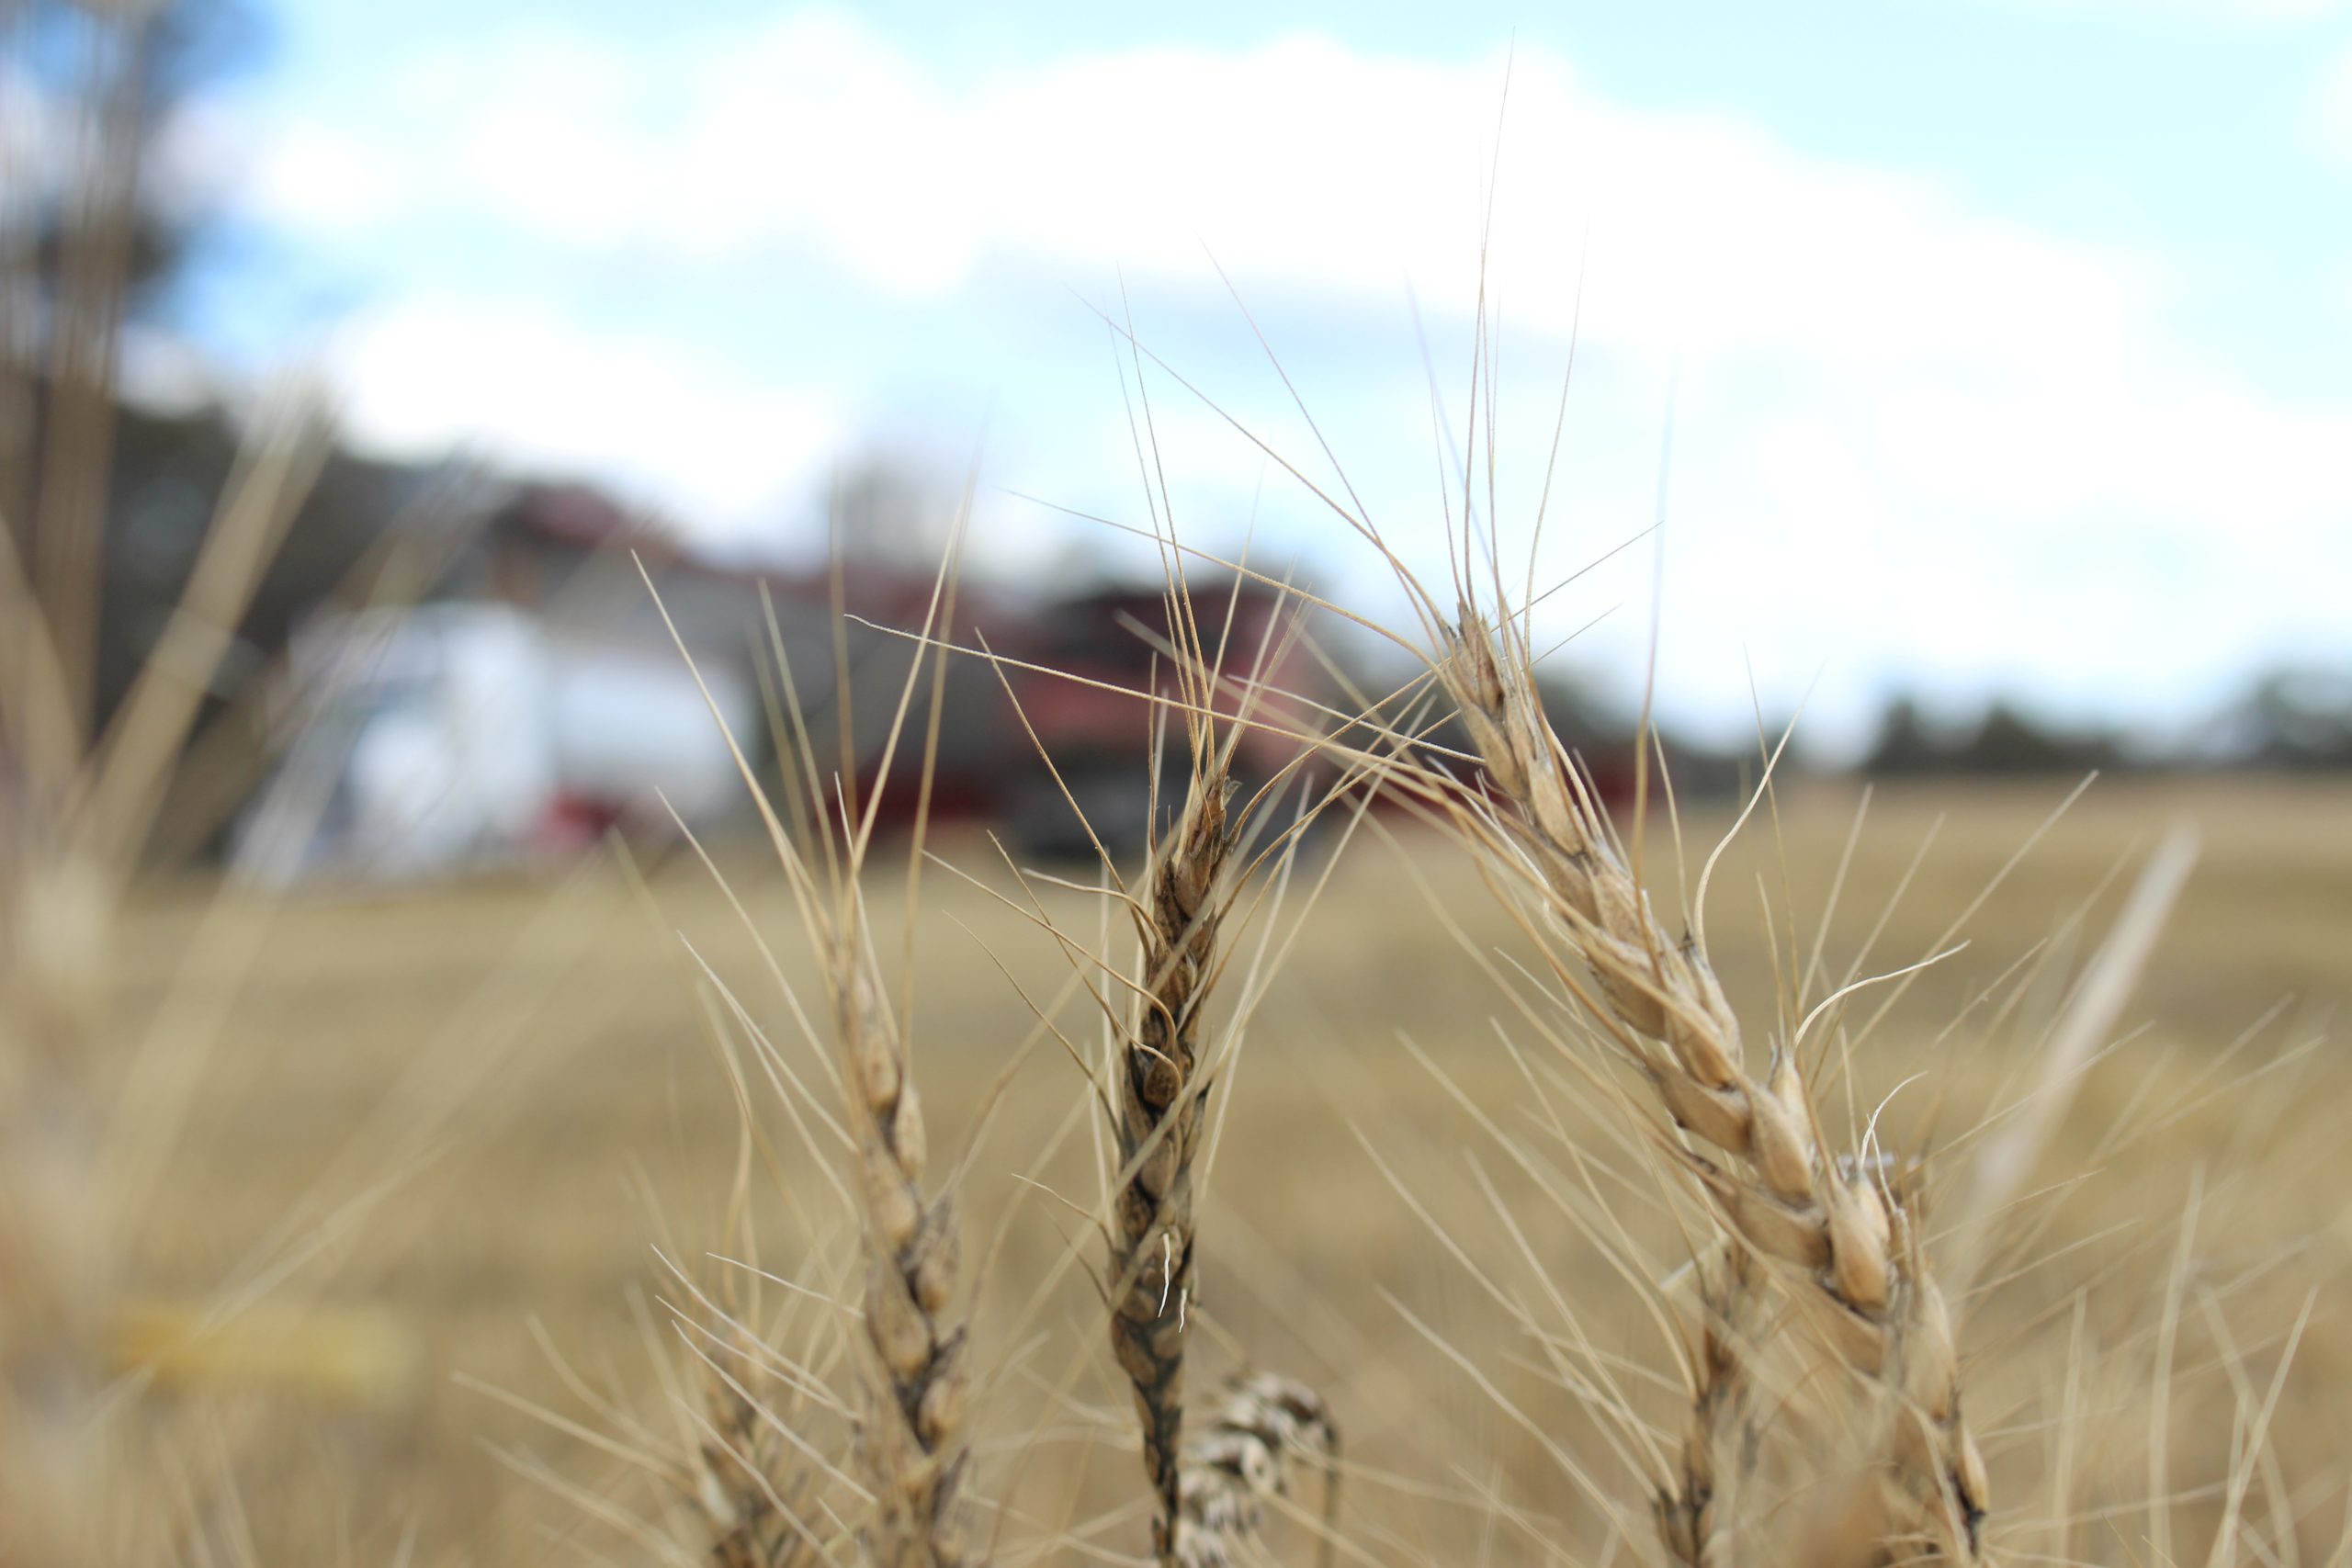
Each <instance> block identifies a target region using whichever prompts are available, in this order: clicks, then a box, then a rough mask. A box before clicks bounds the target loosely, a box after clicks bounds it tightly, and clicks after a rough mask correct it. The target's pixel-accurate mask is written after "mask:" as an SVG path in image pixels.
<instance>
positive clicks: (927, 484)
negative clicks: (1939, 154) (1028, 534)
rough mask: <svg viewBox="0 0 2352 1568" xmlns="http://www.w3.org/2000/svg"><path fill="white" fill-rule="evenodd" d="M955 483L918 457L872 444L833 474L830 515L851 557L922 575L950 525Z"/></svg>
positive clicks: (932, 567)
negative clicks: (871, 446)
mask: <svg viewBox="0 0 2352 1568" xmlns="http://www.w3.org/2000/svg"><path fill="white" fill-rule="evenodd" d="M957 490H958V487H957V485H956V482H955V481H953V480H951V479H947V478H946V477H945V476H944V474H942V473H941V472H940V470H939V468H937V467H936V466H935V465H933V464H932V463H930V462H928V461H926V460H925V459H924V458H922V457H919V456H917V455H915V454H912V453H910V452H906V451H902V450H893V449H888V448H876V449H875V450H872V451H869V452H867V453H865V455H864V456H862V457H857V458H855V459H854V460H852V461H850V462H848V463H846V464H844V465H843V466H842V468H841V470H840V471H839V472H838V473H837V474H836V475H835V476H834V479H833V483H832V490H831V496H830V498H829V499H830V502H831V521H832V526H833V528H834V530H835V534H836V536H837V537H838V538H839V540H840V541H841V548H842V554H843V555H844V556H845V557H847V558H849V559H851V560H853V561H856V562H858V563H860V564H863V565H867V566H874V567H886V568H889V569H892V570H896V571H903V572H911V573H915V574H919V575H921V576H924V577H928V576H929V575H930V574H931V573H933V572H934V571H936V570H938V569H939V559H940V557H941V555H942V554H943V553H944V551H945V550H946V548H947V537H948V534H949V532H950V531H951V530H952V529H953V527H954V526H955V522H956V501H957Z"/></svg>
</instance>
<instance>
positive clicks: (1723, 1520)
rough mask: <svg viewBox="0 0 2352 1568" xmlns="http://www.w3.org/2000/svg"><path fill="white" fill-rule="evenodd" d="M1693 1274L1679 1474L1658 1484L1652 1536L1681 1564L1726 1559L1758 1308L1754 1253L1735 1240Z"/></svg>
mask: <svg viewBox="0 0 2352 1568" xmlns="http://www.w3.org/2000/svg"><path fill="white" fill-rule="evenodd" d="M1698 1274H1699V1305H1700V1320H1699V1327H1698V1333H1697V1335H1696V1337H1695V1338H1696V1343H1695V1345H1693V1346H1692V1348H1691V1409H1690V1411H1689V1414H1688V1416H1687V1417H1686V1424H1685V1426H1684V1428H1683V1434H1682V1462H1681V1465H1680V1467H1679V1473H1677V1474H1676V1475H1675V1476H1674V1477H1673V1479H1672V1482H1671V1483H1670V1484H1668V1485H1667V1486H1663V1487H1661V1488H1659V1490H1658V1495H1657V1521H1658V1536H1659V1539H1660V1540H1662V1541H1663V1542H1664V1544H1665V1546H1666V1550H1667V1551H1668V1554H1669V1555H1670V1556H1671V1557H1672V1559H1673V1560H1674V1561H1675V1562H1678V1563H1681V1564H1683V1568H1722V1565H1723V1564H1724V1563H1725V1562H1728V1561H1730V1553H1729V1552H1728V1551H1727V1550H1726V1547H1725V1542H1726V1540H1727V1535H1728V1530H1729V1525H1730V1520H1729V1515H1730V1513H1731V1511H1732V1509H1731V1502H1732V1499H1731V1498H1730V1496H1729V1495H1726V1491H1725V1487H1726V1483H1727V1481H1728V1482H1731V1483H1736V1481H1737V1480H1738V1479H1739V1478H1740V1477H1742V1476H1744V1475H1745V1474H1746V1472H1747V1470H1748V1469H1749V1468H1751V1466H1750V1464H1749V1462H1748V1459H1747V1450H1749V1449H1750V1448H1752V1447H1753V1446H1754V1439H1753V1436H1752V1428H1751V1427H1749V1425H1748V1421H1747V1412H1748V1406H1749V1404H1750V1396H1751V1393H1752V1380H1751V1378H1750V1377H1749V1375H1748V1365H1747V1354H1748V1352H1747V1347H1748V1343H1749V1329H1750V1326H1751V1325H1752V1321H1753V1319H1754V1317H1755V1314H1756V1306H1757V1302H1756V1284H1757V1281H1756V1279H1755V1260H1754V1257H1753V1255H1752V1254H1751V1253H1749V1252H1748V1250H1747V1248H1746V1247H1743V1246H1741V1245H1740V1244H1739V1243H1738V1242H1736V1241H1732V1242H1728V1243H1726V1244H1725V1245H1724V1248H1723V1258H1722V1260H1721V1261H1720V1262H1719V1263H1718V1264H1717V1265H1716V1266H1715V1267H1714V1268H1713V1269H1709V1268H1707V1267H1706V1266H1705V1265H1703V1264H1702V1265H1700V1266H1699V1268H1698ZM1727 1459H1728V1460H1730V1461H1732V1462H1731V1464H1730V1466H1729V1472H1730V1473H1729V1475H1728V1476H1726V1473H1725V1469H1726V1467H1725V1462H1724V1461H1726V1460H1727Z"/></svg>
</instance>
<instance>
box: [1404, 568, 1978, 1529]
mask: <svg viewBox="0 0 2352 1568" xmlns="http://www.w3.org/2000/svg"><path fill="white" fill-rule="evenodd" d="M1442 653H1443V655H1444V657H1443V659H1442V661H1441V663H1440V665H1439V673H1440V676H1441V678H1442V680H1443V682H1445V685H1446V688H1447V691H1448V694H1450V695H1451V696H1452V697H1453V701H1454V703H1455V705H1457V706H1458V708H1459V709H1460V711H1461V715H1462V719H1463V723H1464V726H1465V727H1466V728H1467V729H1468V731H1469V734H1470V738H1471V743H1472V746H1473V748H1474V749H1475V750H1476V754H1477V756H1478V758H1479V760H1480V761H1481V762H1483V763H1484V765H1485V767H1486V771H1487V778H1488V779H1489V781H1490V782H1491V784H1492V786H1493V789H1494V791H1495V793H1496V795H1498V796H1499V797H1500V805H1499V807H1498V808H1497V809H1495V810H1492V811H1486V810H1483V809H1481V808H1479V807H1475V806H1465V807H1464V816H1463V818H1462V819H1463V820H1464V821H1465V822H1467V823H1469V824H1470V825H1471V826H1472V829H1473V831H1474V833H1476V835H1478V836H1479V837H1481V838H1482V839H1483V840H1485V841H1487V843H1488V844H1489V845H1490V847H1492V848H1494V849H1496V850H1497V851H1498V852H1502V853H1504V854H1506V855H1508V856H1510V858H1512V859H1513V860H1515V861H1522V862H1523V863H1525V864H1526V865H1528V866H1529V867H1531V868H1532V871H1533V872H1534V874H1535V875H1536V876H1537V877H1538V878H1539V879H1540V880H1541V882H1542V885H1543V887H1544V891H1545V893H1546V895H1547V896H1548V897H1547V901H1548V903H1549V905H1550V907H1551V909H1552V912H1553V913H1554V915H1555V917H1556V918H1557V919H1558V921H1559V923H1560V926H1561V928H1562V930H1563V931H1564V932H1565V933H1566V939H1567V942H1568V943H1569V944H1570V946H1571V947H1572V948H1573V949H1574V950H1575V952H1576V953H1577V954H1578V955H1579V956H1580V957H1581V958H1582V959H1583V960H1584V962H1585V964H1587V965H1588V966H1589V968H1590V969H1591V971H1592V974H1593V976H1594V978H1595V979H1596V981H1597V982H1598V989H1599V992H1600V996H1599V998H1597V1000H1595V999H1593V998H1588V999H1589V1000H1593V1001H1594V1006H1595V1008H1596V1010H1597V1011H1598V1012H1599V1013H1600V1016H1602V1017H1603V1018H1604V1019H1607V1020H1612V1021H1614V1023H1615V1024H1616V1025H1617V1028H1616V1029H1615V1030H1614V1031H1613V1033H1614V1036H1615V1038H1616V1039H1617V1040H1618V1042H1619V1043H1620V1044H1621V1045H1623V1048H1624V1049H1625V1050H1626V1051H1627V1053H1628V1054H1629V1055H1631V1057H1632V1059H1633V1060H1634V1063H1635V1065H1636V1066H1638V1067H1639V1068H1640V1070H1641V1071H1642V1073H1643V1075H1644V1076H1645V1077H1646V1078H1647V1079H1648V1081H1649V1083H1650V1085H1651V1087H1652V1089H1654V1090H1655V1091H1656V1093H1657V1097H1658V1100H1659V1101H1660V1102H1661V1104H1662V1105H1663V1106H1664V1108H1665V1110H1666V1111H1667V1112H1668V1115H1670V1116H1671V1117H1672V1118H1673V1119H1674V1120H1675V1122H1677V1123H1678V1124H1679V1125H1680V1126H1682V1127H1683V1128H1684V1129H1686V1130H1687V1131H1689V1132H1690V1133H1691V1134H1694V1135H1695V1136H1697V1137H1698V1138H1700V1139H1702V1140H1703V1141H1704V1142H1706V1143H1708V1144H1711V1145H1713V1146H1714V1147H1715V1148H1716V1149H1717V1150H1719V1151H1720V1152H1721V1153H1722V1154H1723V1155H1724V1156H1728V1158H1726V1159H1724V1160H1720V1161H1719V1160H1714V1159H1709V1158H1707V1157H1705V1156H1702V1155H1698V1154H1695V1153H1693V1154H1688V1155H1686V1156H1684V1157H1685V1158H1687V1159H1688V1160H1689V1162H1690V1164H1691V1168H1692V1170H1693V1171H1694V1172H1695V1173H1696V1174H1697V1175H1698V1177H1699V1179H1701V1182H1702V1185H1703V1186H1704V1187H1705V1189H1706V1190H1707V1191H1708V1193H1709V1194H1710V1196H1711V1197H1712V1198H1713V1200H1714V1201H1716V1203H1717V1205H1718V1206H1719V1207H1720V1208H1721V1210H1722V1211H1723V1213H1724V1218H1725V1219H1726V1221H1727V1222H1728V1223H1729V1224H1731V1225H1732V1226H1733V1227H1734V1228H1735V1229H1736V1232H1737V1233H1738V1235H1740V1236H1742V1237H1744V1238H1745V1239H1746V1241H1747V1244H1748V1245H1749V1246H1751V1247H1754V1248H1755V1249H1756V1251H1757V1252H1758V1253H1759V1254H1761V1255H1763V1256H1764V1257H1766V1258H1770V1259H1772V1260H1773V1261H1774V1262H1775V1263H1776V1264H1778V1265H1781V1267H1782V1270H1783V1272H1784V1273H1786V1274H1788V1275H1790V1276H1791V1277H1792V1280H1794V1281H1796V1291H1797V1294H1798V1297H1799V1299H1800V1300H1801V1301H1803V1302H1805V1303H1809V1304H1810V1306H1811V1307H1813V1308H1815V1309H1818V1310H1815V1311H1814V1312H1813V1313H1812V1316H1813V1318H1814V1319H1815V1321H1816V1322H1817V1323H1818V1324H1820V1325H1822V1326H1823V1328H1824V1331H1825V1334H1826V1337H1827V1338H1828V1340H1829V1341H1830V1343H1831V1344H1832V1345H1834V1346H1835V1347H1836V1348H1837V1350H1838V1353H1839V1355H1840V1356H1841V1357H1842V1358H1843V1359H1845V1361H1846V1362H1847V1364H1848V1365H1849V1366H1850V1367H1851V1368H1853V1370H1854V1371H1857V1372H1859V1373H1860V1374H1861V1376H1862V1377H1863V1378H1864V1379H1865V1380H1867V1381H1868V1382H1870V1383H1871V1384H1873V1385H1874V1386H1875V1387H1876V1388H1877V1389H1878V1390H1879V1392H1881V1393H1883V1394H1885V1395H1887V1396H1889V1397H1890V1398H1891V1399H1892V1401H1893V1408H1892V1416H1893V1420H1894V1432H1893V1436H1892V1438H1891V1439H1890V1442H1889V1445H1888V1458H1889V1470H1888V1479H1889V1482H1890V1483H1891V1489H1892V1492H1893V1494H1894V1495H1893V1496H1892V1497H1891V1498H1890V1503H1891V1504H1892V1506H1891V1507H1890V1509H1889V1514H1890V1516H1891V1517H1890V1519H1889V1523H1890V1524H1892V1525H1893V1526H1894V1531H1895V1532H1896V1533H1912V1532H1917V1533H1923V1534H1925V1535H1927V1536H1928V1538H1929V1539H1931V1540H1934V1541H1935V1542H1936V1543H1937V1544H1938V1545H1939V1547H1940V1548H1941V1550H1942V1551H1944V1552H1945V1553H1946V1554H1948V1555H1949V1556H1951V1557H1952V1558H1954V1559H1956V1560H1958V1561H1960V1562H1978V1561H1980V1560H1981V1557H1982V1540H1981V1531H1982V1525H1983V1521H1984V1518H1985V1495H1986V1488H1985V1463H1984V1460H1983V1457H1982V1456H1981V1455H1980V1454H1979V1452H1978V1450H1977V1447H1976V1440H1975V1438H1974V1437H1973V1435H1972V1434H1971V1432H1970V1431H1969V1428H1968V1426H1967V1423H1966V1422H1965V1421H1964V1420H1963V1419H1962V1414H1961V1406H1960V1362H1959V1355H1958V1351H1957V1349H1956V1348H1955V1346H1954V1343H1953V1338H1952V1330H1951V1315H1950V1314H1949V1313H1948V1312H1947V1311H1946V1309H1945V1306H1944V1300H1943V1296H1942V1293H1941V1292H1939V1290H1938V1289H1937V1286H1936V1282H1935V1280H1934V1279H1933V1278H1932V1277H1931V1276H1930V1275H1929V1273H1928V1269H1927V1268H1926V1264H1925V1259H1924V1258H1922V1257H1921V1255H1920V1250H1919V1246H1918V1240H1917V1226H1916V1224H1914V1223H1913V1222H1914V1216H1913V1215H1912V1214H1910V1213H1908V1212H1907V1209H1906V1207H1905V1204H1903V1203H1902V1202H1900V1201H1894V1198H1893V1196H1892V1194H1891V1193H1889V1192H1887V1191H1886V1190H1884V1188H1883V1183H1882V1181H1881V1180H1880V1179H1878V1178H1877V1177H1876V1175H1875V1174H1874V1173H1873V1172H1872V1170H1871V1168H1869V1167H1868V1166H1867V1165H1865V1164H1864V1163H1863V1162H1860V1161H1845V1160H1838V1159H1833V1158H1831V1157H1829V1156H1826V1154H1825V1153H1824V1151H1823V1149H1822V1147H1821V1144H1820V1141H1819V1139H1818V1137H1817V1136H1816V1132H1815V1128H1816V1125H1817V1118H1816V1117H1815V1112H1814V1106H1813V1102H1812V1099H1811V1097H1810V1094H1809V1092H1808V1090H1807V1089H1806V1087H1805V1084H1804V1079H1803V1077H1802V1076H1801V1072H1800V1068H1799V1066H1798V1063H1797V1059H1796V1055H1795V1053H1794V1052H1793V1051H1792V1050H1789V1049H1785V1048H1782V1049H1776V1050H1775V1051H1774V1052H1773V1055H1772V1060H1771V1064H1770V1068H1769V1070H1768V1073H1767V1076H1766V1078H1765V1080H1764V1081H1762V1082H1758V1080H1757V1079H1755V1078H1753V1077H1749V1076H1748V1073H1747V1067H1746V1065H1745V1060H1744V1056H1743V1053H1742V1049H1741V1044H1740V1032H1739V1023H1738V1020H1737V1019H1736V1017H1735V1016H1734V1015H1733V1012H1732V1010H1731V1006H1730V1004H1729V1002H1728V1001H1726V1000H1725V998H1724V991H1723V987H1722V986H1721V985H1720V984H1719V983H1718V982H1717V980H1716V978H1715V974H1714V970H1713V967H1712V966H1711V965H1710V964H1709V963H1708V961H1707V955H1706V953H1705V952H1704V951H1703V949H1702V946H1701V944H1700V942H1699V941H1698V940H1697V938H1696V936H1695V935H1686V936H1684V937H1680V938H1677V937H1674V936H1671V935H1669V934H1668V932H1667V931H1666V930H1665V929H1664V928H1663V927H1662V926H1661V925H1660V923H1659V921H1658V919H1657V916H1656V915H1655V914H1654V913H1653V912H1652V911H1651V908H1650V904H1649V899H1648V897H1647V896H1646V894H1645V892H1644V890H1643V888H1642V887H1641V886H1640V884H1639V883H1638V881H1637V880H1636V879H1635V878H1634V874H1633V873H1632V872H1631V871H1629V870H1628V869H1627V867H1626V865H1625V863H1624V860H1623V856H1622V854H1621V853H1620V852H1619V851H1618V849H1617V846H1616V844H1615V843H1614V841H1613V840H1612V839H1611V836H1610V833H1609V831H1608V829H1607V825H1606V823H1605V822H1604V821H1603V819H1602V818H1601V816H1600V809H1599V807H1597V806H1596V805H1595V803H1594V802H1593V800H1592V798H1591V796H1590V795H1589V793H1588V792H1587V791H1586V790H1585V789H1584V788H1583V786H1582V784H1581V783H1580V781H1579V780H1578V779H1577V775H1576V773H1575V772H1574V770H1573V768H1572V767H1571V766H1570V764H1569V762H1568V761H1567V757H1566V750H1565V749H1564V748H1563V747H1562V746H1561V744H1560V741H1559V739H1558V738H1557V737H1556V736H1555V735H1554V734H1553V732H1552V728H1551V726H1550V724H1549V723H1548V721H1547V720H1546V719H1545V718H1544V713H1543V709H1542V707H1541V705H1539V704H1538V702H1537V700H1536V695H1535V691H1534V682H1533V679H1532V674H1531V672H1530V671H1529V669H1528V661H1527V659H1526V656H1525V653H1524V651H1523V650H1521V649H1515V648H1514V649H1510V651H1508V652H1506V651H1505V649H1504V647H1503V645H1502V639H1501V638H1500V637H1498V634H1497V632H1496V630H1495V628H1493V627H1492V626H1489V625H1488V624H1487V621H1486V620H1485V619H1484V618H1483V617H1482V616H1481V615H1479V614H1478V613H1477V612H1476V610H1475V609H1474V608H1472V607H1471V606H1469V605H1467V604H1464V606H1463V610H1462V617H1461V621H1460V624H1459V625H1458V626H1453V627H1448V628H1446V629H1445V630H1444V633H1443V637H1442Z"/></svg>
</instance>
